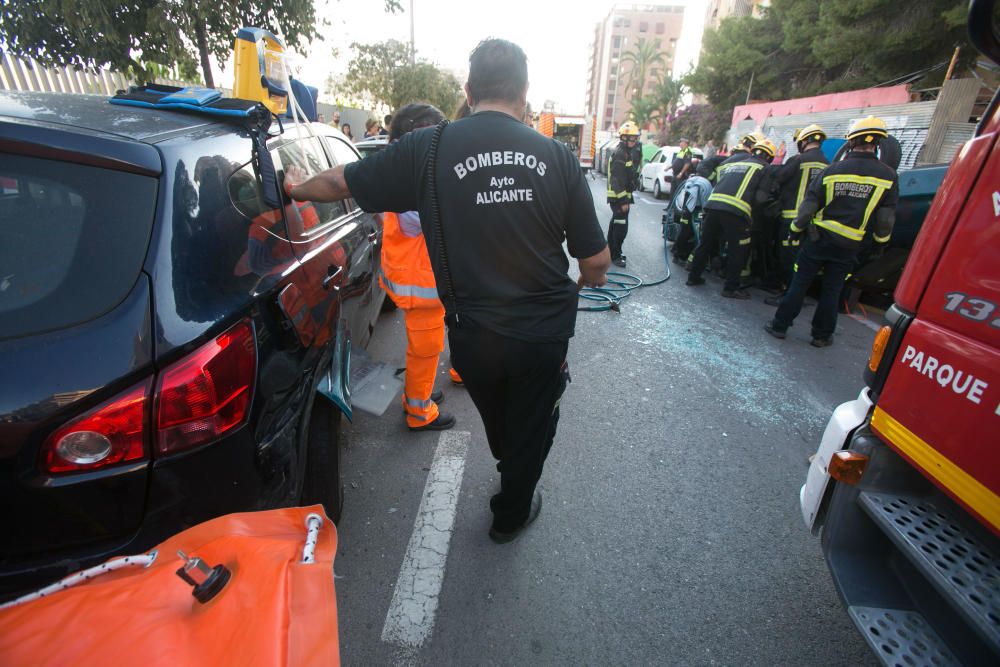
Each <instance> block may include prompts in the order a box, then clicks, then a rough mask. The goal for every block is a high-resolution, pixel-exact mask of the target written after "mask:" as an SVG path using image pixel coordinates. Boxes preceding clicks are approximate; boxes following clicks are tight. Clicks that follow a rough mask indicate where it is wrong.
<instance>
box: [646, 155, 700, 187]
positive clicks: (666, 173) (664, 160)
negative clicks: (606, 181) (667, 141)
mask: <svg viewBox="0 0 1000 667" xmlns="http://www.w3.org/2000/svg"><path fill="white" fill-rule="evenodd" d="M678 150H680V146H663V147H661V148H660V150H658V151H656V153H654V154H653V157H651V158H650V160H649V162H647V163H646V164H644V165H643V166H642V171H640V172H639V189H640V190H642V191H644V192H652V193H653V196H654V197H656V198H657V199H659V198H660V197H663V196H669V195H670V193H671V192H672V191H673V186H674V171H673V162H674V154H675V153H676V152H677V151H678ZM691 157H692V158H693V159H695V160H701V159H702V152H701V151H700V150H699V149H697V148H693V149H691ZM691 173H694V169H691Z"/></svg>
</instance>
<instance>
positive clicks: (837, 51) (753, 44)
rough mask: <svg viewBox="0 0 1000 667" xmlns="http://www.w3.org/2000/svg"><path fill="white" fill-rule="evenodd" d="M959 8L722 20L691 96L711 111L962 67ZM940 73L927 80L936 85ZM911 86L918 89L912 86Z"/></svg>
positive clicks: (903, 6) (871, 1) (813, 1)
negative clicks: (954, 58)
mask: <svg viewBox="0 0 1000 667" xmlns="http://www.w3.org/2000/svg"><path fill="white" fill-rule="evenodd" d="M967 7H968V3H967V2H966V1H965V0H912V1H910V2H900V1H899V0H819V1H817V0H773V1H772V2H771V6H770V8H769V9H767V10H766V11H765V13H764V16H763V18H761V19H752V18H738V19H724V20H723V21H722V23H721V24H720V26H719V28H718V30H708V31H706V33H705V37H704V40H703V49H702V57H701V62H700V63H699V65H698V69H697V70H696V71H695V72H694V73H693V74H692V75H691V77H690V78H689V84H690V85H691V88H692V90H694V91H695V92H698V93H704V94H706V95H707V96H708V98H709V100H710V101H711V102H713V103H714V104H718V105H721V106H723V107H727V108H730V107H732V106H734V105H737V104H743V103H744V101H745V99H746V96H747V91H748V88H749V86H750V78H751V75H753V86H752V90H751V91H750V98H751V99H768V100H774V99H786V98H791V97H803V96H808V95H815V94H820V93H826V92H835V91H839V90H851V89H858V88H866V87H870V86H875V85H879V84H883V83H887V82H890V81H893V80H895V79H897V78H900V77H903V76H905V75H907V74H912V73H915V72H919V71H921V70H924V69H927V68H930V67H932V66H935V65H939V64H941V63H947V61H948V59H949V58H950V57H951V55H952V51H953V50H954V48H955V46H956V45H961V46H963V47H964V48H963V60H962V61H961V62H963V63H968V62H970V61H971V60H972V58H973V57H974V51H973V50H972V48H971V46H968V40H967V38H966V36H965V13H966V11H967ZM942 75H943V71H941V70H938V71H936V72H934V73H932V74H930V75H929V79H928V81H927V85H940V80H941V76H942ZM918 85H919V83H918Z"/></svg>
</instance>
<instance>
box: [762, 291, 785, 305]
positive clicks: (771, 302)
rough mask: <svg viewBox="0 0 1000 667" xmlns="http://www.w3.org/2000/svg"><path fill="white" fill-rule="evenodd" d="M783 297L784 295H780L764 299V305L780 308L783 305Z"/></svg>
mask: <svg viewBox="0 0 1000 667" xmlns="http://www.w3.org/2000/svg"><path fill="white" fill-rule="evenodd" d="M783 296H784V294H779V295H778V296H769V297H767V298H766V299H764V303H766V304H767V305H769V306H779V305H781V299H782V297H783Z"/></svg>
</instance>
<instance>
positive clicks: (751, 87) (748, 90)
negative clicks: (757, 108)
mask: <svg viewBox="0 0 1000 667" xmlns="http://www.w3.org/2000/svg"><path fill="white" fill-rule="evenodd" d="M753 75H754V73H753V72H750V85H749V86H747V99H746V102H744V103H743V104H750V91H751V90H753Z"/></svg>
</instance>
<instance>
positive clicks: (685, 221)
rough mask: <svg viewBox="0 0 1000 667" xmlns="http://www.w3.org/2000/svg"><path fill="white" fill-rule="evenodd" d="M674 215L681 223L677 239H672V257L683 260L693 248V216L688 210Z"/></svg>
mask: <svg viewBox="0 0 1000 667" xmlns="http://www.w3.org/2000/svg"><path fill="white" fill-rule="evenodd" d="M674 215H677V216H678V219H677V222H679V223H680V225H681V231H680V233H679V234H678V235H677V240H676V241H674V247H673V253H674V257H676V258H677V259H679V260H681V261H684V260H686V259H687V258H688V255H690V254H691V251H692V250H693V249H694V222H693V221H692V218H693V217H694V216H693V215H692V214H691V213H690V212H689V211H684V212H683V213H675V214H674Z"/></svg>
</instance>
